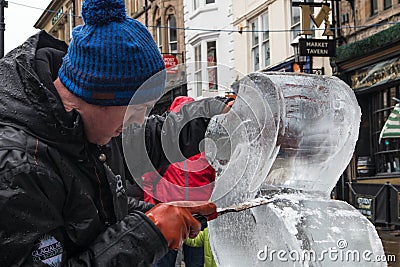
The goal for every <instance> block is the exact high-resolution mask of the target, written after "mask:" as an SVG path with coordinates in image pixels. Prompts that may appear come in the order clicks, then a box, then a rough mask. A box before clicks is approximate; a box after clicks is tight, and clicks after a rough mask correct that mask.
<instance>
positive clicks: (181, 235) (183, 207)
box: [146, 201, 217, 249]
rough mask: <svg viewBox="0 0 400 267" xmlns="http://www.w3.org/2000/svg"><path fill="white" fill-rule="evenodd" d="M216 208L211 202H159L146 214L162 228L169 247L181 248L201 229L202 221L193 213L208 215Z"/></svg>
mask: <svg viewBox="0 0 400 267" xmlns="http://www.w3.org/2000/svg"><path fill="white" fill-rule="evenodd" d="M216 210H217V207H216V206H215V204H214V203H211V202H204V201H176V202H170V203H161V204H157V205H156V206H154V208H152V209H150V210H149V211H148V212H146V215H147V217H149V219H150V220H151V221H152V222H153V223H154V224H155V225H156V226H157V227H158V229H160V231H161V233H162V234H163V236H164V238H165V240H166V241H167V243H168V248H170V249H179V248H180V247H181V246H182V244H183V241H185V240H186V239H187V238H188V237H190V238H194V237H196V236H197V235H198V233H199V232H200V230H201V224H200V222H199V221H198V220H196V219H195V218H194V217H193V216H192V214H200V215H204V216H208V215H211V214H214V213H215V212H216Z"/></svg>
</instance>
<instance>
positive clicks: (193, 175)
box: [142, 96, 215, 204]
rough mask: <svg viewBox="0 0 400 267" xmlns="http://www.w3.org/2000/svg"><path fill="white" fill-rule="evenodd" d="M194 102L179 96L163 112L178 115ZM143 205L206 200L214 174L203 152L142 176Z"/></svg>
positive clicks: (208, 196)
mask: <svg viewBox="0 0 400 267" xmlns="http://www.w3.org/2000/svg"><path fill="white" fill-rule="evenodd" d="M192 101H194V99H193V98H191V97H187V96H179V97H177V98H175V100H174V102H173V103H172V104H171V106H170V107H169V108H168V111H167V112H175V113H176V112H179V111H180V109H181V107H182V106H183V105H185V104H187V103H190V102H192ZM142 178H143V190H144V201H146V202H149V203H153V204H157V203H160V202H170V201H181V200H190V201H196V200H205V201H207V200H209V199H210V197H211V193H212V190H213V189H214V181H215V170H214V168H213V167H211V165H209V163H208V161H207V159H206V158H205V154H204V152H201V153H199V154H197V155H194V156H192V157H190V158H188V159H187V160H185V161H183V162H177V163H173V164H170V165H168V166H167V167H165V168H163V169H159V170H158V172H148V173H146V174H144V175H143V177H142Z"/></svg>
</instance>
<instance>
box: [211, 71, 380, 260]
mask: <svg viewBox="0 0 400 267" xmlns="http://www.w3.org/2000/svg"><path fill="white" fill-rule="evenodd" d="M360 117H361V113H360V108H359V106H358V103H357V100H356V98H355V96H354V93H353V92H352V90H351V89H350V88H349V87H348V86H347V85H346V84H345V83H344V82H342V81H341V80H339V79H337V78H335V77H327V76H317V75H306V74H293V73H254V74H250V75H248V76H246V77H245V78H243V79H242V80H241V81H240V87H239V94H238V96H237V99H236V102H235V105H234V106H233V108H232V110H231V111H230V112H229V113H228V114H226V115H221V116H219V117H217V118H215V119H214V120H213V122H212V123H210V125H209V128H208V131H207V139H206V154H207V157H208V158H209V161H210V162H211V164H212V165H213V166H214V167H215V168H217V170H218V171H219V172H218V173H219V176H218V178H217V181H216V185H215V190H214V192H213V196H212V200H213V201H214V202H215V203H216V204H217V206H218V207H226V206H231V205H235V204H238V203H240V202H244V201H246V200H249V199H253V198H255V197H264V198H268V199H271V200H272V202H271V203H270V204H266V205H263V206H260V207H257V208H252V209H250V210H247V211H243V212H239V213H233V214H225V215H222V216H220V217H219V218H217V219H216V220H214V221H211V222H210V224H209V228H210V229H209V233H210V240H211V246H212V250H213V254H214V257H215V260H216V262H217V264H218V265H219V266H360V264H363V266H386V263H385V262H381V261H379V260H377V259H379V257H381V256H383V255H384V252H383V247H382V243H381V241H380V239H379V237H378V235H377V233H376V230H375V228H374V226H373V225H372V224H371V223H370V222H369V221H368V220H367V219H366V218H365V217H364V216H363V215H362V214H361V213H360V212H358V211H357V210H356V209H355V208H353V207H352V206H350V205H349V204H347V203H345V202H342V201H336V200H331V199H330V197H329V193H330V192H331V190H332V189H333V187H334V185H335V184H336V181H337V180H338V178H339V176H340V174H341V173H342V172H343V171H344V169H345V168H346V166H347V164H348V162H349V161H350V158H351V155H352V153H353V151H354V147H355V143H356V140H357V138H358V128H359V123H360Z"/></svg>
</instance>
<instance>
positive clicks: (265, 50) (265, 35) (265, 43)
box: [261, 13, 271, 67]
mask: <svg viewBox="0 0 400 267" xmlns="http://www.w3.org/2000/svg"><path fill="white" fill-rule="evenodd" d="M261 21H262V26H263V27H262V30H263V32H262V54H263V56H264V67H266V66H268V65H269V64H271V60H270V59H271V56H270V48H269V22H268V13H266V14H264V15H263V16H262V17H261Z"/></svg>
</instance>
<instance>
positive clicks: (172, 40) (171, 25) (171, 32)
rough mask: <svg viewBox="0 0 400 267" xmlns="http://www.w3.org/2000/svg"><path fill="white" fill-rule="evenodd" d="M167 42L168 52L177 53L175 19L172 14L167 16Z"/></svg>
mask: <svg viewBox="0 0 400 267" xmlns="http://www.w3.org/2000/svg"><path fill="white" fill-rule="evenodd" d="M168 44H169V52H170V53H178V38H177V29H176V19H175V16H174V15H169V16H168Z"/></svg>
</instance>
